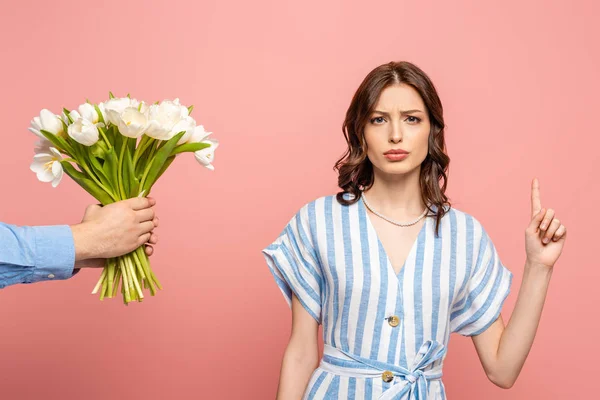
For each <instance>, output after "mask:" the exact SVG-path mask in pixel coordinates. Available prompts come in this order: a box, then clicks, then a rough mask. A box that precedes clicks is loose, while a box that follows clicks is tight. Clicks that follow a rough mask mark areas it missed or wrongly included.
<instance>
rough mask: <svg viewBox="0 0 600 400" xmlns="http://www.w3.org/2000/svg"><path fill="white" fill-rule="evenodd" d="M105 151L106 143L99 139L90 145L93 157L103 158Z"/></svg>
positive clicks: (106, 148)
mask: <svg viewBox="0 0 600 400" xmlns="http://www.w3.org/2000/svg"><path fill="white" fill-rule="evenodd" d="M107 151H108V147H106V144H105V143H104V142H103V141H101V140H99V141H97V142H96V143H95V144H93V145H92V146H91V147H90V153H91V155H93V156H94V157H98V158H101V159H103V160H104V158H105V154H106V152H107Z"/></svg>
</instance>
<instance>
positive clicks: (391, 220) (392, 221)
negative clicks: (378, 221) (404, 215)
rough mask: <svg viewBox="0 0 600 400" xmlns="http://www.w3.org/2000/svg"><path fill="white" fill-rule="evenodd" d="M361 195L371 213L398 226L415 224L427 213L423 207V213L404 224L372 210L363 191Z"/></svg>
mask: <svg viewBox="0 0 600 400" xmlns="http://www.w3.org/2000/svg"><path fill="white" fill-rule="evenodd" d="M361 197H362V199H363V202H364V203H365V206H367V208H368V209H369V210H371V212H372V213H373V214H375V215H377V216H378V217H380V218H383V219H385V220H386V221H388V222H391V223H392V224H394V225H398V226H411V225H414V224H416V223H417V222H419V221H420V220H421V219H422V218H423V217H424V216H425V214H427V208H425V211H423V213H421V215H420V216H419V218H417V219H416V220H414V221H412V222H409V223H406V224H404V223H402V222H398V221H394V220H393V219H391V218H388V217H386V216H385V215H382V214H381V213H378V212H377V211H375V210H373V208H372V207H371V205H370V204H369V202H368V201H367V198H366V197H365V194H364V193H362V195H361Z"/></svg>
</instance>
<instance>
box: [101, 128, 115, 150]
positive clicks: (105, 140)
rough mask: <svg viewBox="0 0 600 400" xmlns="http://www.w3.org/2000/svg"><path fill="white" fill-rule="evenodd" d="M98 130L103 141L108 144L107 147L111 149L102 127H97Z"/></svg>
mask: <svg viewBox="0 0 600 400" xmlns="http://www.w3.org/2000/svg"><path fill="white" fill-rule="evenodd" d="M98 132H100V135H102V138H103V139H104V142H105V143H106V144H107V145H108V148H109V149H112V145H111V144H110V141H109V140H108V138H107V137H106V133H105V132H104V129H102V128H98Z"/></svg>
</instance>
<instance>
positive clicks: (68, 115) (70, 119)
mask: <svg viewBox="0 0 600 400" xmlns="http://www.w3.org/2000/svg"><path fill="white" fill-rule="evenodd" d="M63 112H64V113H65V115H66V116H67V119H68V120H69V122H70V123H71V124H72V123H73V118H71V112H70V111H69V110H67V109H66V108H64V107H63Z"/></svg>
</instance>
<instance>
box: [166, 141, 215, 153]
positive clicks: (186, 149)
mask: <svg viewBox="0 0 600 400" xmlns="http://www.w3.org/2000/svg"><path fill="white" fill-rule="evenodd" d="M207 147H210V143H184V144H182V145H180V146H177V147H175V149H173V152H172V153H171V155H175V154H179V153H190V152H191V153H195V152H197V151H198V150H202V149H205V148H207Z"/></svg>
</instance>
